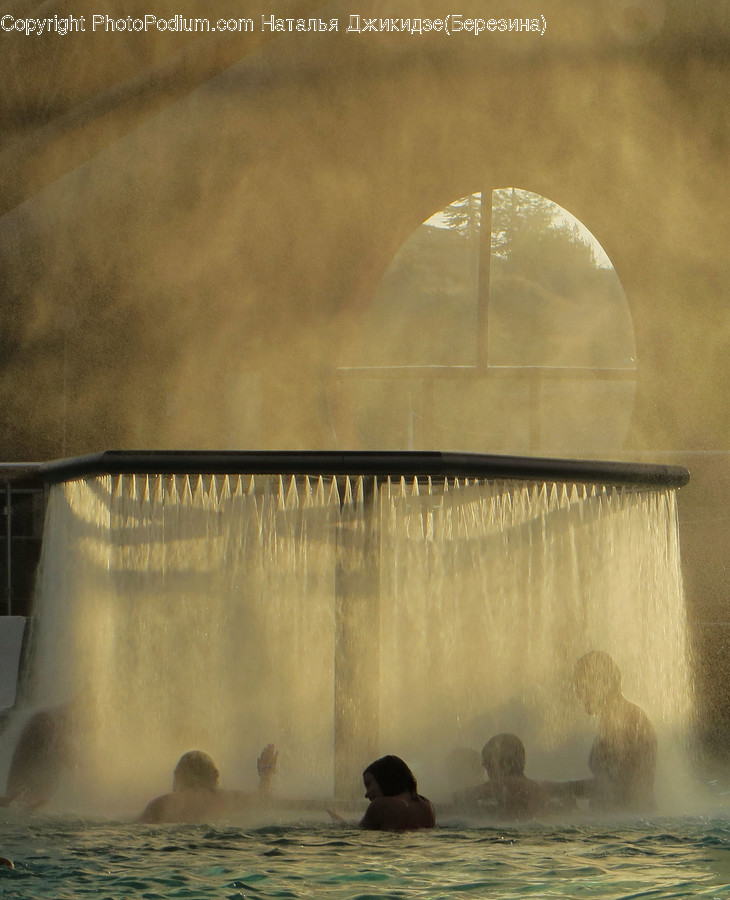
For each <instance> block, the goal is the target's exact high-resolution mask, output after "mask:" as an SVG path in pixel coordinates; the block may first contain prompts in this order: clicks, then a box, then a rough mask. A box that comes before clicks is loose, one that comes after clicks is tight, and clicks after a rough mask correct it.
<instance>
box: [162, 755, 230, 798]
mask: <svg viewBox="0 0 730 900" xmlns="http://www.w3.org/2000/svg"><path fill="white" fill-rule="evenodd" d="M219 781H220V772H219V771H218V767H217V766H216V764H215V763H214V762H213V760H212V758H211V757H210V756H208V754H207V753H203V751H202V750H190V751H188V752H187V753H183V755H182V756H181V757H180V759H179V760H178V763H177V765H176V766H175V772H174V773H173V776H172V789H173V791H190V790H195V789H201V788H202V789H204V790H208V791H214V790H215V789H216V788H217V787H218V783H219Z"/></svg>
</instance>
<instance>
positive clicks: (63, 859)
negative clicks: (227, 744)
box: [0, 816, 730, 900]
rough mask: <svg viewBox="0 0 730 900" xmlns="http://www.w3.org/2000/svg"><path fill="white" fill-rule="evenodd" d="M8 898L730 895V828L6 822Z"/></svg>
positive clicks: (721, 821) (3, 874)
mask: <svg viewBox="0 0 730 900" xmlns="http://www.w3.org/2000/svg"><path fill="white" fill-rule="evenodd" d="M0 833H1V834H2V847H1V848H0V853H3V854H5V855H7V856H9V857H10V858H11V859H13V860H14V862H15V868H14V869H12V870H11V869H0V895H2V896H3V897H8V898H16V897H22V898H29V897H33V898H53V900H65V898H79V897H94V898H113V900H117V898H126V897H135V898H147V900H158V898H186V900H191V898H200V900H204V898H227V900H244V898H246V900H248V898H252V900H253V898H256V900H263V898H273V897H278V898H317V897H327V898H338V900H370V898H375V897H377V898H393V900H396V898H398V900H405V898H423V900H443V898H455V897H478V898H487V897H500V898H514V897H579V898H606V900H607V898H625V900H626V898H644V897H646V898H652V900H659V898H670V897H672V898H678V897H709V898H715V897H730V819H728V818H726V817H701V816H698V817H676V818H656V819H651V820H644V819H641V820H640V819H633V820H628V819H627V820H623V821H620V820H613V821H603V822H598V821H593V822H590V821H586V822H581V823H575V824H572V825H569V826H568V825H560V826H550V825H544V824H534V825H533V824H530V825H527V826H521V827H519V828H513V827H495V826H488V827H487V826H479V827H474V826H471V827H456V826H439V827H437V828H436V829H434V830H433V831H432V832H419V833H406V834H388V833H383V832H360V831H358V830H356V829H343V828H341V827H338V826H334V825H330V824H324V823H319V822H301V821H299V822H295V823H292V824H287V825H286V826H283V825H280V824H270V825H266V826H264V827H251V828H249V827H238V826H237V827H232V826H226V825H219V826H216V827H213V826H207V825H195V826H192V825H186V826H180V825H178V826H156V827H151V826H144V825H137V824H128V823H116V822H110V821H101V820H94V821H89V820H83V821H82V820H70V819H68V818H64V819H60V818H59V819H56V818H52V817H43V818H41V817H38V818H32V819H28V820H25V821H21V820H20V819H17V820H13V819H12V818H11V817H5V818H4V820H3V821H2V825H1V826H0Z"/></svg>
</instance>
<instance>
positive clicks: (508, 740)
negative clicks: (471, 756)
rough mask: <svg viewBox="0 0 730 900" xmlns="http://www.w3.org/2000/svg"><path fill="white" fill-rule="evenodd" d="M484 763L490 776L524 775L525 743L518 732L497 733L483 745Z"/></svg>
mask: <svg viewBox="0 0 730 900" xmlns="http://www.w3.org/2000/svg"><path fill="white" fill-rule="evenodd" d="M482 765H483V766H484V768H485V769H486V770H487V775H489V777H490V778H506V777H509V776H513V775H522V774H524V771H525V745H524V744H523V743H522V741H521V740H520V739H519V738H518V737H517V735H516V734H495V735H494V737H492V738H490V739H489V740H488V741H487V743H486V744H485V745H484V747H482Z"/></svg>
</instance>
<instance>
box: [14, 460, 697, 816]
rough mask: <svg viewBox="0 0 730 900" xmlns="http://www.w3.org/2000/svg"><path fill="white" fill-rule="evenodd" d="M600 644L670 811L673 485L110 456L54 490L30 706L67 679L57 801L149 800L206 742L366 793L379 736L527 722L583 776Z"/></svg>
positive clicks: (529, 741)
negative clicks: (361, 473)
mask: <svg viewBox="0 0 730 900" xmlns="http://www.w3.org/2000/svg"><path fill="white" fill-rule="evenodd" d="M596 648H598V649H603V650H606V651H608V652H609V653H610V654H611V655H612V656H613V657H614V658H615V660H616V661H617V663H618V664H619V666H620V668H621V670H622V673H623V685H624V693H625V694H626V696H627V697H628V698H629V699H631V700H633V701H634V702H636V703H638V704H639V705H641V706H642V707H643V708H644V709H645V710H646V712H647V713H648V714H649V716H650V718H651V719H652V721H653V722H654V724H655V726H656V728H657V731H658V733H659V741H660V744H659V746H660V761H659V775H658V784H657V788H658V796H659V802H660V806H661V805H662V804H663V805H664V807H663V808H669V807H671V800H672V794H673V789H674V788H675V787H676V785H677V777H678V768H677V767H678V766H679V765H680V764H681V762H682V759H683V752H684V744H685V742H686V739H687V737H688V735H689V731H690V728H691V724H692V710H693V701H692V691H691V680H690V673H689V661H688V646H687V637H686V631H685V608H684V601H683V595H682V581H681V572H680V562H679V546H678V537H677V527H676V507H675V495H674V493H673V492H671V491H658V492H643V491H636V490H629V489H624V488H610V487H609V488H607V487H602V486H585V485H578V484H576V485H563V484H551V483H548V484H523V483H518V482H505V481H490V482H486V481H473V480H472V481H464V480H453V479H447V480H446V481H444V480H438V481H437V480H433V481H432V480H430V479H429V480H428V481H425V480H421V481H404V480H402V481H390V480H387V481H377V482H376V481H375V480H374V479H364V478H362V477H352V478H318V479H317V478H303V477H296V478H295V477H291V478H289V477H287V478H281V477H278V476H255V477H254V476H240V477H239V476H235V477H234V476H218V477H198V476H194V477H192V476H114V477H112V476H103V477H99V478H96V479H90V480H87V481H74V482H69V483H66V484H62V485H57V486H54V487H53V488H52V490H51V495H50V500H49V506H48V520H47V527H46V536H45V542H44V549H43V558H42V563H41V567H40V571H39V580H38V596H37V606H36V624H35V629H34V635H33V658H32V663H31V665H32V678H31V682H30V692H31V693H30V697H29V701H28V702H29V703H30V704H31V705H33V706H46V705H53V704H57V703H61V702H64V701H66V700H69V699H73V700H74V701H75V702H74V704H73V707H72V711H73V719H74V721H75V723H76V731H75V733H76V740H75V743H76V754H77V765H76V767H75V770H74V773H73V775H72V776H70V780H69V784H68V785H66V787H65V794H62V796H61V797H60V798H59V800H58V801H57V802H58V803H59V804H61V805H64V804H65V805H66V806H67V808H69V809H72V810H81V811H84V810H86V811H89V812H92V813H98V814H112V815H117V814H121V815H124V814H127V813H133V812H136V811H139V809H140V808H141V806H142V805H143V804H144V802H145V801H146V800H147V799H149V797H150V796H152V795H154V794H157V793H161V792H163V791H165V790H169V787H170V782H171V773H172V769H173V767H174V765H175V762H176V761H177V759H178V757H179V756H180V755H181V754H182V753H183V752H185V751H187V750H190V749H194V748H197V749H203V750H206V751H207V752H208V753H210V754H211V755H212V756H213V757H214V759H215V760H216V762H217V763H218V765H219V768H220V770H221V776H222V779H221V781H222V784H223V785H224V786H227V787H246V786H251V787H253V785H254V783H255V760H256V756H257V754H258V752H259V750H260V749H261V747H262V746H263V745H264V744H266V743H268V742H270V741H273V742H274V743H275V744H276V745H277V747H279V749H280V757H279V770H280V774H279V779H278V782H277V786H276V790H277V793H279V794H281V795H282V796H294V797H295V796H300V797H312V796H320V797H321V796H332V795H333V794H334V793H336V794H338V795H339V796H346V797H355V796H357V795H358V794H360V793H361V789H360V787H359V785H358V780H359V775H360V772H361V770H362V768H363V767H364V766H365V765H366V764H367V763H368V762H370V761H371V760H372V759H373V758H375V757H376V756H378V755H381V754H383V753H396V754H398V755H401V756H403V757H404V758H406V760H407V761H408V762H409V763H410V764H411V766H412V768H413V769H414V771H415V772H416V775H417V777H418V779H419V788H420V789H421V790H422V791H423V792H424V793H426V794H428V795H429V796H432V797H433V798H434V799H435V800H438V798H439V797H445V796H448V794H449V785H448V777H447V774H448V773H447V772H446V770H445V758H446V755H447V754H448V752H449V751H450V750H452V749H454V748H455V747H460V746H462V747H472V748H475V749H480V748H481V746H482V744H483V743H485V741H486V740H487V739H488V738H489V737H490V736H491V735H492V734H493V733H495V732H497V731H514V732H516V733H517V734H519V735H520V736H521V737H522V738H523V740H524V742H525V745H526V749H527V774H528V775H531V776H532V777H536V778H577V777H582V776H584V775H586V774H587V767H586V761H587V757H588V750H589V747H590V742H591V738H592V733H593V730H592V729H593V723H592V722H591V720H590V719H589V717H588V716H587V715H586V713H585V711H584V710H583V709H582V707H581V706H580V705H579V703H578V701H577V699H576V697H575V696H574V694H573V691H572V687H571V684H570V673H571V670H572V667H573V664H574V662H575V660H576V659H577V658H578V657H579V656H580V655H581V654H582V653H584V652H586V651H587V650H590V649H596Z"/></svg>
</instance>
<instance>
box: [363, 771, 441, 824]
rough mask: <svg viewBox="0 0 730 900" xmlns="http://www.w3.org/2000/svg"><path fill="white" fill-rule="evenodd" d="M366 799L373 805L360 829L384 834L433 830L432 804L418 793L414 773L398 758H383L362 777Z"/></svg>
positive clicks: (369, 807) (368, 809)
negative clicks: (423, 829) (378, 831)
mask: <svg viewBox="0 0 730 900" xmlns="http://www.w3.org/2000/svg"><path fill="white" fill-rule="evenodd" d="M362 780H363V783H364V784H365V797H366V798H367V799H368V800H369V801H370V805H369V806H368V808H367V810H366V811H365V815H364V816H363V818H362V821H361V822H360V827H361V828H368V829H374V830H383V831H413V830H415V829H418V828H433V827H434V825H435V824H436V816H435V813H434V810H433V804H432V803H431V801H430V800H427V799H426V798H425V797H423V796H422V795H421V794H419V793H418V785H417V784H416V779H415V777H414V775H413V772H411V770H410V769H409V768H408V766H407V765H406V764H405V763H404V762H403V760H402V759H400V757H398V756H383V757H381V758H380V759H376V760H375V762H373V763H371V764H370V765H369V766H368V767H367V769H365V771H364V772H363V773H362Z"/></svg>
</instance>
